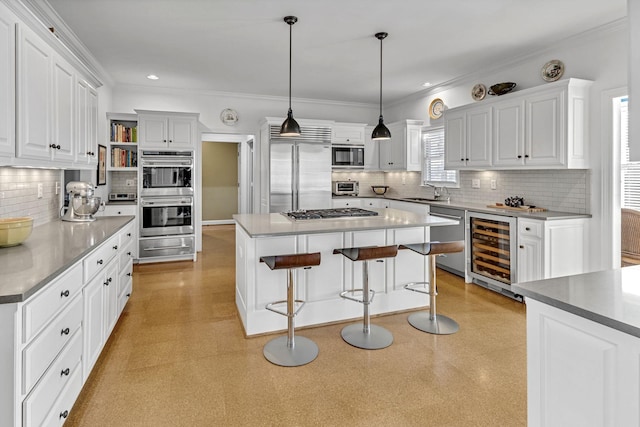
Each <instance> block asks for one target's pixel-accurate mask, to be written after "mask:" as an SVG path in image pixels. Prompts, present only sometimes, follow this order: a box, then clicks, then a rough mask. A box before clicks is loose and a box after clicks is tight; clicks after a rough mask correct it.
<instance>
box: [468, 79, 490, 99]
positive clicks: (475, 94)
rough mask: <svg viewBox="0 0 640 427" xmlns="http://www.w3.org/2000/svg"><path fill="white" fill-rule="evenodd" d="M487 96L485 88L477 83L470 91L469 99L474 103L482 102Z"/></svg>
mask: <svg viewBox="0 0 640 427" xmlns="http://www.w3.org/2000/svg"><path fill="white" fill-rule="evenodd" d="M485 96H487V87H486V86H485V85H483V84H482V83H478V84H477V85H475V86H474V87H473V88H472V89H471V97H472V98H473V100H474V101H482V100H483V99H484V97H485Z"/></svg>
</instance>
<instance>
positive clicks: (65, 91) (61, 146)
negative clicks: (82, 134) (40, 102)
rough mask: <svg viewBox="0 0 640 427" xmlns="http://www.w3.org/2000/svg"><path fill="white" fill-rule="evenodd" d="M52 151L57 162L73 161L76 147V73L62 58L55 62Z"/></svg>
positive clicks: (55, 58)
mask: <svg viewBox="0 0 640 427" xmlns="http://www.w3.org/2000/svg"><path fill="white" fill-rule="evenodd" d="M52 70H53V104H52V106H53V126H52V143H53V144H54V145H55V146H56V148H55V150H52V154H53V158H54V159H55V160H63V161H73V159H74V155H75V147H74V133H75V129H74V113H75V111H74V106H75V99H74V95H73V94H74V71H73V68H72V67H71V65H70V64H68V63H67V62H66V61H64V60H63V59H62V58H58V57H54V61H53V69H52Z"/></svg>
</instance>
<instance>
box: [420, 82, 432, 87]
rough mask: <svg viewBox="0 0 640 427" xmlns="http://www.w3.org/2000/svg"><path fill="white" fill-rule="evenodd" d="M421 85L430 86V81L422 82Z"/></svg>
mask: <svg viewBox="0 0 640 427" xmlns="http://www.w3.org/2000/svg"><path fill="white" fill-rule="evenodd" d="M422 86H424V87H429V86H431V82H424V83H422Z"/></svg>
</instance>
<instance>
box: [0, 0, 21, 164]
mask: <svg viewBox="0 0 640 427" xmlns="http://www.w3.org/2000/svg"><path fill="white" fill-rule="evenodd" d="M17 22H18V19H17V18H16V17H15V16H14V15H13V14H12V13H10V12H9V11H8V9H7V8H6V7H5V6H4V5H3V4H1V3H0V156H7V157H13V156H14V155H15V147H16V145H15V139H14V135H15V100H16V98H15V88H16V86H15V69H16V49H15V46H16V45H15V31H16V30H15V27H16V23H17Z"/></svg>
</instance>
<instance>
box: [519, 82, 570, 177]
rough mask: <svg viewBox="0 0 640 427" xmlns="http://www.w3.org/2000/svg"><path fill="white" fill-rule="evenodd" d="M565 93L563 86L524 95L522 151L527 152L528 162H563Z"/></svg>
mask: <svg viewBox="0 0 640 427" xmlns="http://www.w3.org/2000/svg"><path fill="white" fill-rule="evenodd" d="M565 94H566V89H564V90H562V91H558V90H553V91H547V92H543V93H541V94H539V95H534V96H530V97H527V99H526V104H525V114H526V131H525V155H528V156H529V157H528V158H527V165H528V166H555V165H563V164H565V158H564V144H565V142H564V141H563V137H564V135H565V123H566V117H565V116H566V113H565V108H566V107H565V105H564V95H565Z"/></svg>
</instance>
